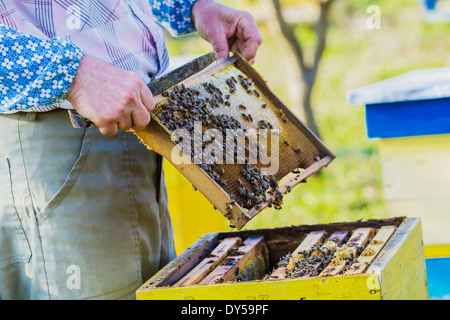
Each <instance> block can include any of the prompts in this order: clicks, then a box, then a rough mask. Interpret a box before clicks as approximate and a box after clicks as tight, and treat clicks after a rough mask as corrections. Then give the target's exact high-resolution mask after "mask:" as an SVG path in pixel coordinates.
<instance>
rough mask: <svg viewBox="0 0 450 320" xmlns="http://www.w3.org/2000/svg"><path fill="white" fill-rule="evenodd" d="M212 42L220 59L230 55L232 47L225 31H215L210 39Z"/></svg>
mask: <svg viewBox="0 0 450 320" xmlns="http://www.w3.org/2000/svg"><path fill="white" fill-rule="evenodd" d="M210 42H211V45H212V46H213V49H214V51H215V52H216V54H217V58H218V59H219V60H221V59H227V58H228V57H229V54H230V48H229V46H228V40H227V38H226V35H225V32H220V31H219V32H214V34H213V35H212V37H211V39H210Z"/></svg>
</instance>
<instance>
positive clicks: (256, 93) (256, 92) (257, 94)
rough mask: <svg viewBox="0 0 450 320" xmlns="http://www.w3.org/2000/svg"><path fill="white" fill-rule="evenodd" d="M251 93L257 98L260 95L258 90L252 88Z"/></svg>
mask: <svg viewBox="0 0 450 320" xmlns="http://www.w3.org/2000/svg"><path fill="white" fill-rule="evenodd" d="M253 93H254V94H255V95H256V96H257V97H258V98H259V96H260V94H259V92H258V91H256V90H253Z"/></svg>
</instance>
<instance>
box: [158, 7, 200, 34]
mask: <svg viewBox="0 0 450 320" xmlns="http://www.w3.org/2000/svg"><path fill="white" fill-rule="evenodd" d="M196 1H197V0H150V5H151V6H152V11H153V15H154V16H155V19H156V21H157V22H158V23H159V24H161V25H162V26H163V27H164V28H166V29H167V30H168V31H169V32H170V34H171V35H172V36H174V37H178V36H182V35H186V34H189V33H192V32H195V31H196V30H195V28H194V25H193V24H192V17H191V16H192V6H193V5H194V3H195V2H196Z"/></svg>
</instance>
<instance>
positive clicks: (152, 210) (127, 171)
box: [0, 110, 175, 300]
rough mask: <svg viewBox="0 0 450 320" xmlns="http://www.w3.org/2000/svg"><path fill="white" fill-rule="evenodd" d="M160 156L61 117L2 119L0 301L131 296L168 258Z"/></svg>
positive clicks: (122, 136)
mask: <svg viewBox="0 0 450 320" xmlns="http://www.w3.org/2000/svg"><path fill="white" fill-rule="evenodd" d="M161 172H162V171H161V161H160V157H159V156H158V155H156V154H155V153H154V152H153V151H149V150H147V149H146V148H145V146H144V145H143V144H141V143H140V142H139V140H138V139H137V137H136V136H135V135H134V134H131V133H125V132H119V133H118V134H117V135H116V136H113V137H108V136H103V135H102V134H100V132H99V131H98V129H97V128H92V129H75V128H73V127H72V126H71V123H70V120H69V117H68V114H67V111H65V110H58V111H51V112H46V113H18V114H13V115H1V116H0V187H1V189H2V190H1V192H0V298H1V299H4V300H5V299H134V298H135V294H134V292H135V290H136V289H137V288H138V287H139V286H141V285H142V283H143V282H145V281H146V280H148V279H149V278H150V277H151V276H152V275H153V274H154V273H156V272H157V271H158V270H159V269H160V268H162V267H163V266H164V265H165V264H166V263H168V262H169V261H170V260H172V259H173V258H175V249H174V238H173V227H172V222H171V219H170V215H169V212H168V206H167V190H166V185H165V182H164V177H163V174H162V173H161Z"/></svg>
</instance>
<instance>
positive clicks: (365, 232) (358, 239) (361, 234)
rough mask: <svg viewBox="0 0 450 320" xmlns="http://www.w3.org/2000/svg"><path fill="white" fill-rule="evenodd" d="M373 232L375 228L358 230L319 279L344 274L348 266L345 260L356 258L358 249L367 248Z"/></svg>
mask: <svg viewBox="0 0 450 320" xmlns="http://www.w3.org/2000/svg"><path fill="white" fill-rule="evenodd" d="M373 232H374V229H373V228H359V229H356V230H355V232H353V234H352V236H351V237H350V239H349V240H348V241H347V243H346V244H345V245H343V246H342V247H340V248H338V249H337V250H336V252H335V253H334V258H333V260H331V262H330V264H329V265H328V266H327V267H326V268H325V269H324V270H323V271H322V272H321V273H320V275H319V277H333V276H336V275H338V274H340V273H341V272H343V271H344V270H345V268H346V266H347V264H346V260H345V258H347V257H351V256H353V257H356V256H357V254H358V251H357V248H358V247H360V246H365V245H366V244H367V242H369V240H370V238H371V236H372V234H373Z"/></svg>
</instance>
